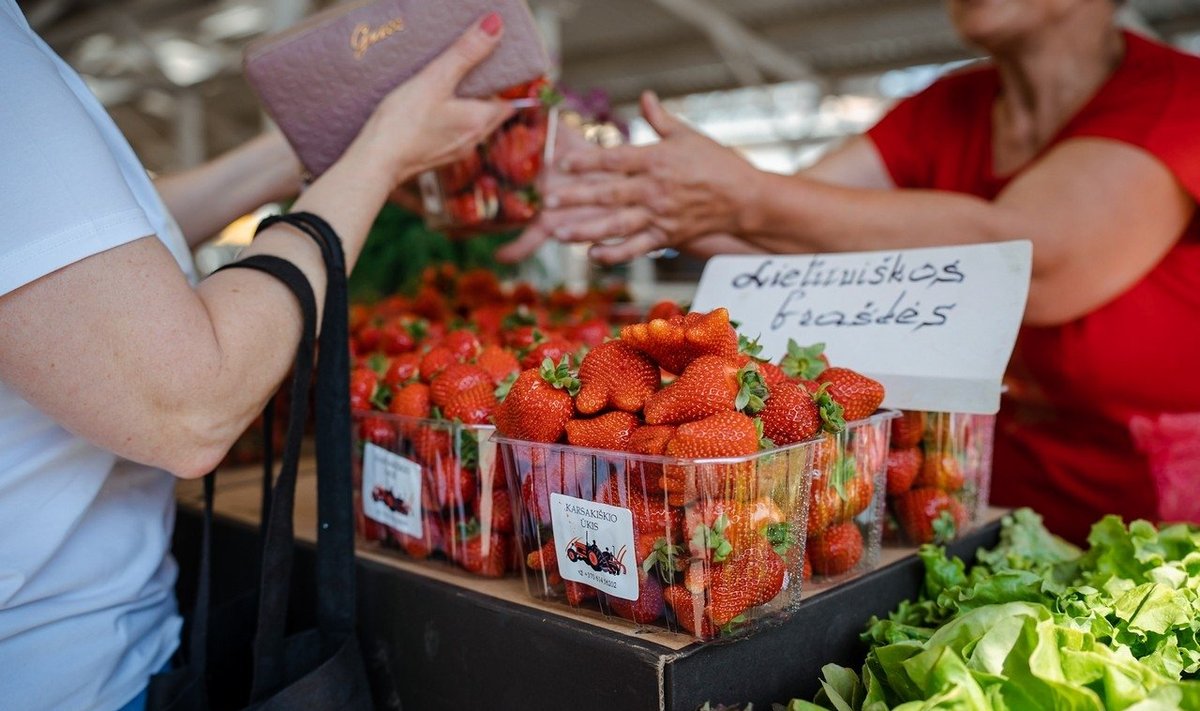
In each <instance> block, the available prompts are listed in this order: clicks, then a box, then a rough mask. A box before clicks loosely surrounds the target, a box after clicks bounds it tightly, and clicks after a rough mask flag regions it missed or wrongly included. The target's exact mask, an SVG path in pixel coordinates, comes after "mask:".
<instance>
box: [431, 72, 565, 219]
mask: <svg viewBox="0 0 1200 711" xmlns="http://www.w3.org/2000/svg"><path fill="white" fill-rule="evenodd" d="M500 98H503V99H533V100H536V101H537V102H539V103H538V104H537V105H535V106H529V107H525V108H521V109H518V110H517V111H516V113H515V114H514V115H513V117H512V118H510V119H508V120H507V121H505V122H504V124H503V125H502V126H501V127H500V128H499V129H497V130H496V132H495V133H493V134H492V135H491V136H490V137H489V138H488V139H487V141H485V142H484V143H483V145H481V146H479V147H478V148H477V149H476V150H475V152H473V153H471V155H470V156H468V157H467V158H465V159H464V160H461V161H458V162H457V163H451V164H450V165H447V166H444V167H442V168H439V169H437V170H436V171H435V173H436V175H437V181H438V184H439V186H440V188H441V194H442V206H443V210H441V211H437V210H428V209H427V211H426V218H427V220H428V222H429V225H430V227H433V228H435V229H443V228H444V229H450V230H452V231H460V232H462V231H478V230H482V229H484V228H487V229H495V230H503V229H512V228H515V227H520V226H522V225H524V224H526V223H528V222H529V221H530V220H532V219H533V217H534V215H536V214H537V210H538V206H539V197H538V192H537V186H536V183H537V178H538V176H539V175H541V172H542V157H543V154H544V153H545V151H546V138H547V134H548V131H549V125H550V112H549V108H550V107H551V106H553V105H554V104H556V103H558V101H559V96H558V94H557V93H556V92H555V91H554V89H553V87H552V86H551V85H550V82H549V80H547V79H538V80H536V81H532V82H528V83H526V84H521V85H519V86H516V87H513V88H511V89H509V90H507V91H504V92H501V94H500Z"/></svg>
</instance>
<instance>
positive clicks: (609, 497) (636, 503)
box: [596, 477, 683, 563]
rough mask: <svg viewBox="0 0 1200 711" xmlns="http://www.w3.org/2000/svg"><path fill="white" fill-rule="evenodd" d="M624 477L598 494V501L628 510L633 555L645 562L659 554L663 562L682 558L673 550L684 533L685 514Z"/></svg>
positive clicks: (608, 482)
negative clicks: (631, 524) (630, 518)
mask: <svg viewBox="0 0 1200 711" xmlns="http://www.w3.org/2000/svg"><path fill="white" fill-rule="evenodd" d="M635 483H636V482H631V481H628V480H626V478H624V477H612V478H610V479H609V480H608V481H607V482H605V483H604V485H603V486H602V487H601V488H600V489H599V490H598V491H597V492H596V501H598V502H600V503H603V504H608V505H609V506H619V507H621V508H626V509H629V512H630V514H631V516H632V518H633V537H634V553H635V554H636V555H635V558H636V560H638V561H641V562H643V563H644V562H645V561H646V560H647V559H648V558H650V557H651V556H652V555H654V554H656V553H658V554H660V559H661V561H662V562H664V563H666V562H667V559H669V558H672V557H678V556H680V555H682V552H681V551H678V550H675V549H674V548H672V546H674V544H675V542H676V541H678V540H680V538H681V537H682V536H681V534H682V532H683V511H682V510H680V509H679V508H677V507H673V506H670V505H668V503H667V502H666V500H665V499H664V498H663V497H662V496H660V495H656V494H653V493H647V492H644V491H643V490H642V489H640V488H638V487H636V486H635V485H633V484H635Z"/></svg>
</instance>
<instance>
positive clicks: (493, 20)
mask: <svg viewBox="0 0 1200 711" xmlns="http://www.w3.org/2000/svg"><path fill="white" fill-rule="evenodd" d="M479 26H480V27H481V28H482V29H483V31H484V32H486V33H488V34H489V35H491V36H493V37H495V36H496V35H498V34H500V30H501V29H503V28H504V20H503V18H501V17H500V13H498V12H489V13H488V14H487V17H484V18H483V22H480V23H479Z"/></svg>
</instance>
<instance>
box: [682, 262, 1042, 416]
mask: <svg viewBox="0 0 1200 711" xmlns="http://www.w3.org/2000/svg"><path fill="white" fill-rule="evenodd" d="M1032 254H1033V248H1032V244H1031V243H1030V242H1028V241H1017V242H999V243H993V244H980V245H968V246H955V247H935V248H929V249H909V250H890V251H883V252H855V253H844V254H814V255H756V256H732V255H731V256H722V257H714V258H713V259H710V260H709V262H708V265H707V266H706V267H705V269H704V275H703V276H702V277H701V279H700V285H699V287H698V289H697V292H696V298H695V299H694V301H693V302H692V310H693V311H710V310H712V309H715V308H718V307H720V306H724V307H727V308H728V309H729V315H730V318H732V319H733V320H734V321H738V322H740V324H741V332H742V333H744V334H746V335H747V336H750V337H754V336H755V335H758V336H759V337H760V338H759V342H760V343H761V344H762V346H763V352H762V357H766V358H770V359H771V360H772V361H774V362H778V358H779V357H780V356H782V355H783V354H784V353H785V352H786V351H787V342H788V339H789V338H793V339H795V340H796V341H797V342H798V343H800V344H801V345H808V344H812V343H825V344H826V352H827V353H828V354H829V356H830V359H831V360H832V361H833V362H834V364H842V365H845V366H847V367H850V368H854V369H855V370H859V371H861V372H863V373H866V374H867V375H870V376H871V377H873V378H876V379H878V380H879V381H881V382H882V383H883V384H884V387H885V388H886V389H887V397H886V399H885V400H884V406H885V407H895V408H901V409H906V410H933V411H943V412H969V413H976V414H992V413H995V412H996V411H997V410H999V408H1000V390H1001V380H1002V379H1003V377H1004V369H1005V368H1006V367H1007V365H1008V359H1009V357H1011V355H1012V349H1013V346H1014V344H1015V343H1016V338H1017V331H1018V329H1019V328H1020V326H1021V319H1022V315H1023V314H1024V312H1025V300H1026V298H1027V296H1028V293H1029V276H1030V269H1031V264H1032Z"/></svg>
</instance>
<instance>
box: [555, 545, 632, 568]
mask: <svg viewBox="0 0 1200 711" xmlns="http://www.w3.org/2000/svg"><path fill="white" fill-rule="evenodd" d="M624 559H625V546H621V550H619V551H617V553H616V555H613V552H612V551H611V550H609V549H607V548H604V549H601V548H600V546H598V545H596V542H595V541H583V540H581V539H579V538H572V539H571V542H570V543H568V544H567V560H569V561H571V562H572V563H575V562H577V561H583V562H584V563H585V564H586V565H587V566H588V567H589V568H591V569H592V570H594V571H596V572H597V573H608V574H609V575H623V574H624V573H625V564H624V563H623V562H621V561H623V560H624Z"/></svg>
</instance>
